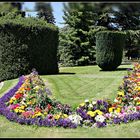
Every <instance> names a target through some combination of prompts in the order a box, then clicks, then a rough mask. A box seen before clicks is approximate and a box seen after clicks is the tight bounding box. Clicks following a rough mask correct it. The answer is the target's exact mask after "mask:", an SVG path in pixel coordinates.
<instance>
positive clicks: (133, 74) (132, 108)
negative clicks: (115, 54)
mask: <svg viewBox="0 0 140 140" xmlns="http://www.w3.org/2000/svg"><path fill="white" fill-rule="evenodd" d="M76 111H77V114H79V115H80V116H81V118H82V119H81V125H83V126H91V127H95V126H97V127H104V126H107V125H110V124H120V123H128V122H130V121H133V120H139V119H140V64H139V63H135V64H134V68H133V69H128V75H127V76H124V78H123V81H122V83H121V85H120V86H119V88H118V92H117V96H116V98H115V99H114V101H113V102H111V101H110V100H108V99H107V100H97V101H95V100H88V99H86V100H85V102H83V103H81V104H80V105H79V106H78V107H77V110H76Z"/></svg>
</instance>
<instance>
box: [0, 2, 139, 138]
mask: <svg viewBox="0 0 140 140" xmlns="http://www.w3.org/2000/svg"><path fill="white" fill-rule="evenodd" d="M130 5H132V7H133V6H136V5H135V4H134V5H133V4H130ZM130 5H129V4H128V5H127V7H128V9H127V7H125V5H123V4H122V5H118V6H120V8H122V9H123V10H124V11H125V10H126V9H127V10H134V9H133V8H132V9H131V6H130ZM137 5H138V6H137V7H136V8H138V9H135V10H134V13H133V14H132V15H131V22H130V19H129V18H130V15H129V14H128V15H127V14H126V17H125V19H124V20H123V21H122V22H121V23H120V24H119V19H120V18H122V16H123V12H118V13H115V12H114V14H116V17H117V18H116V22H118V27H116V28H115V27H114V26H109V25H110V23H112V22H113V19H112V18H110V17H108V16H105V15H104V14H103V13H102V14H101V13H100V14H99V13H98V9H96V8H100V7H102V8H103V9H104V10H105V9H106V8H107V7H108V9H109V8H111V6H112V5H109V4H107V5H106V4H103V5H102V4H100V3H99V5H98V4H97V5H96V4H95V5H94V4H93V5H91V4H90V3H85V4H84V3H80V4H75V3H69V4H68V5H67V6H66V5H65V21H66V23H67V26H65V27H64V28H62V29H59V28H58V27H57V26H56V25H55V24H54V23H53V20H48V19H47V18H46V19H45V17H46V15H48V13H47V12H44V13H43V12H42V13H40V15H41V14H42V15H43V14H44V15H43V16H42V17H43V18H39V17H38V18H33V17H26V18H25V17H24V14H23V13H22V12H21V11H20V12H19V11H18V12H17V11H16V12H15V11H14V12H13V11H10V12H8V13H6V12H3V13H2V12H1V16H0V137H8V138H9V137H12V138H24V137H25V138H29V137H30V138H32V137H37V138H99V137H102V138H115V137H117V138H121V137H125V138H129V137H136V138H138V137H140V133H139V126H140V121H139V120H140V63H139V45H140V40H139V37H140V31H139V25H140V24H139V23H140V21H139V19H138V18H137V16H138V13H139V11H138V10H139V4H137ZM86 8H87V9H86ZM93 8H94V9H95V11H96V13H95V11H92V9H93ZM125 8H126V9H125ZM12 9H13V8H12ZM75 9H77V10H75ZM73 10H74V11H73ZM66 11H67V12H69V14H68V13H66ZM91 11H92V12H91ZM102 12H103V11H102ZM106 13H107V12H106ZM45 14H46V15H45ZM87 14H89V15H90V16H88V17H87ZM86 17H87V18H86ZM101 17H102V18H101ZM103 17H104V18H103ZM134 17H135V18H134ZM105 18H106V19H107V20H108V21H106V20H104V19H105ZM133 18H134V19H135V20H132V19H133ZM52 19H53V18H52ZM126 20H127V22H126ZM49 21H50V22H49ZM97 21H98V22H97ZM132 21H133V23H132ZM93 22H96V24H93ZM107 23H108V24H107ZM93 25H94V26H93ZM134 25H135V26H134ZM120 28H121V29H120Z"/></svg>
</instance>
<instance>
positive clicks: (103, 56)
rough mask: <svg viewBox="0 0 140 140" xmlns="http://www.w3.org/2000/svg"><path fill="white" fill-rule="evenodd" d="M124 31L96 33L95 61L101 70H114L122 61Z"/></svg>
mask: <svg viewBox="0 0 140 140" xmlns="http://www.w3.org/2000/svg"><path fill="white" fill-rule="evenodd" d="M124 46H125V33H122V32H118V31H101V32H98V33H97V34H96V62H97V65H98V66H99V67H100V68H101V69H102V70H115V69H116V68H117V67H118V66H119V65H120V64H121V62H122V55H123V48H124Z"/></svg>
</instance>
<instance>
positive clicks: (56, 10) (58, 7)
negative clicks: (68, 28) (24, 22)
mask: <svg viewBox="0 0 140 140" xmlns="http://www.w3.org/2000/svg"><path fill="white" fill-rule="evenodd" d="M63 3H64V2H51V5H52V8H53V14H54V17H55V21H56V25H57V26H58V27H63V26H64V25H63V24H60V23H62V22H64V21H63V18H62V16H63ZM34 6H35V2H24V5H23V10H25V9H30V10H32V11H33V12H29V13H30V15H31V16H35V15H36V11H35V9H34ZM27 15H28V13H27Z"/></svg>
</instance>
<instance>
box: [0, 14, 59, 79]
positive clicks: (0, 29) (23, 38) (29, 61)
mask: <svg viewBox="0 0 140 140" xmlns="http://www.w3.org/2000/svg"><path fill="white" fill-rule="evenodd" d="M44 34H45V36H44ZM57 46H58V29H57V27H55V26H54V25H52V24H48V23H46V22H45V21H44V20H38V19H35V18H16V19H7V18H6V16H4V17H1V18H0V80H6V79H12V78H17V77H19V76H21V75H23V74H28V73H30V72H31V70H32V69H33V68H35V69H36V70H37V71H38V72H39V74H53V73H58V65H57Z"/></svg>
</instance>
